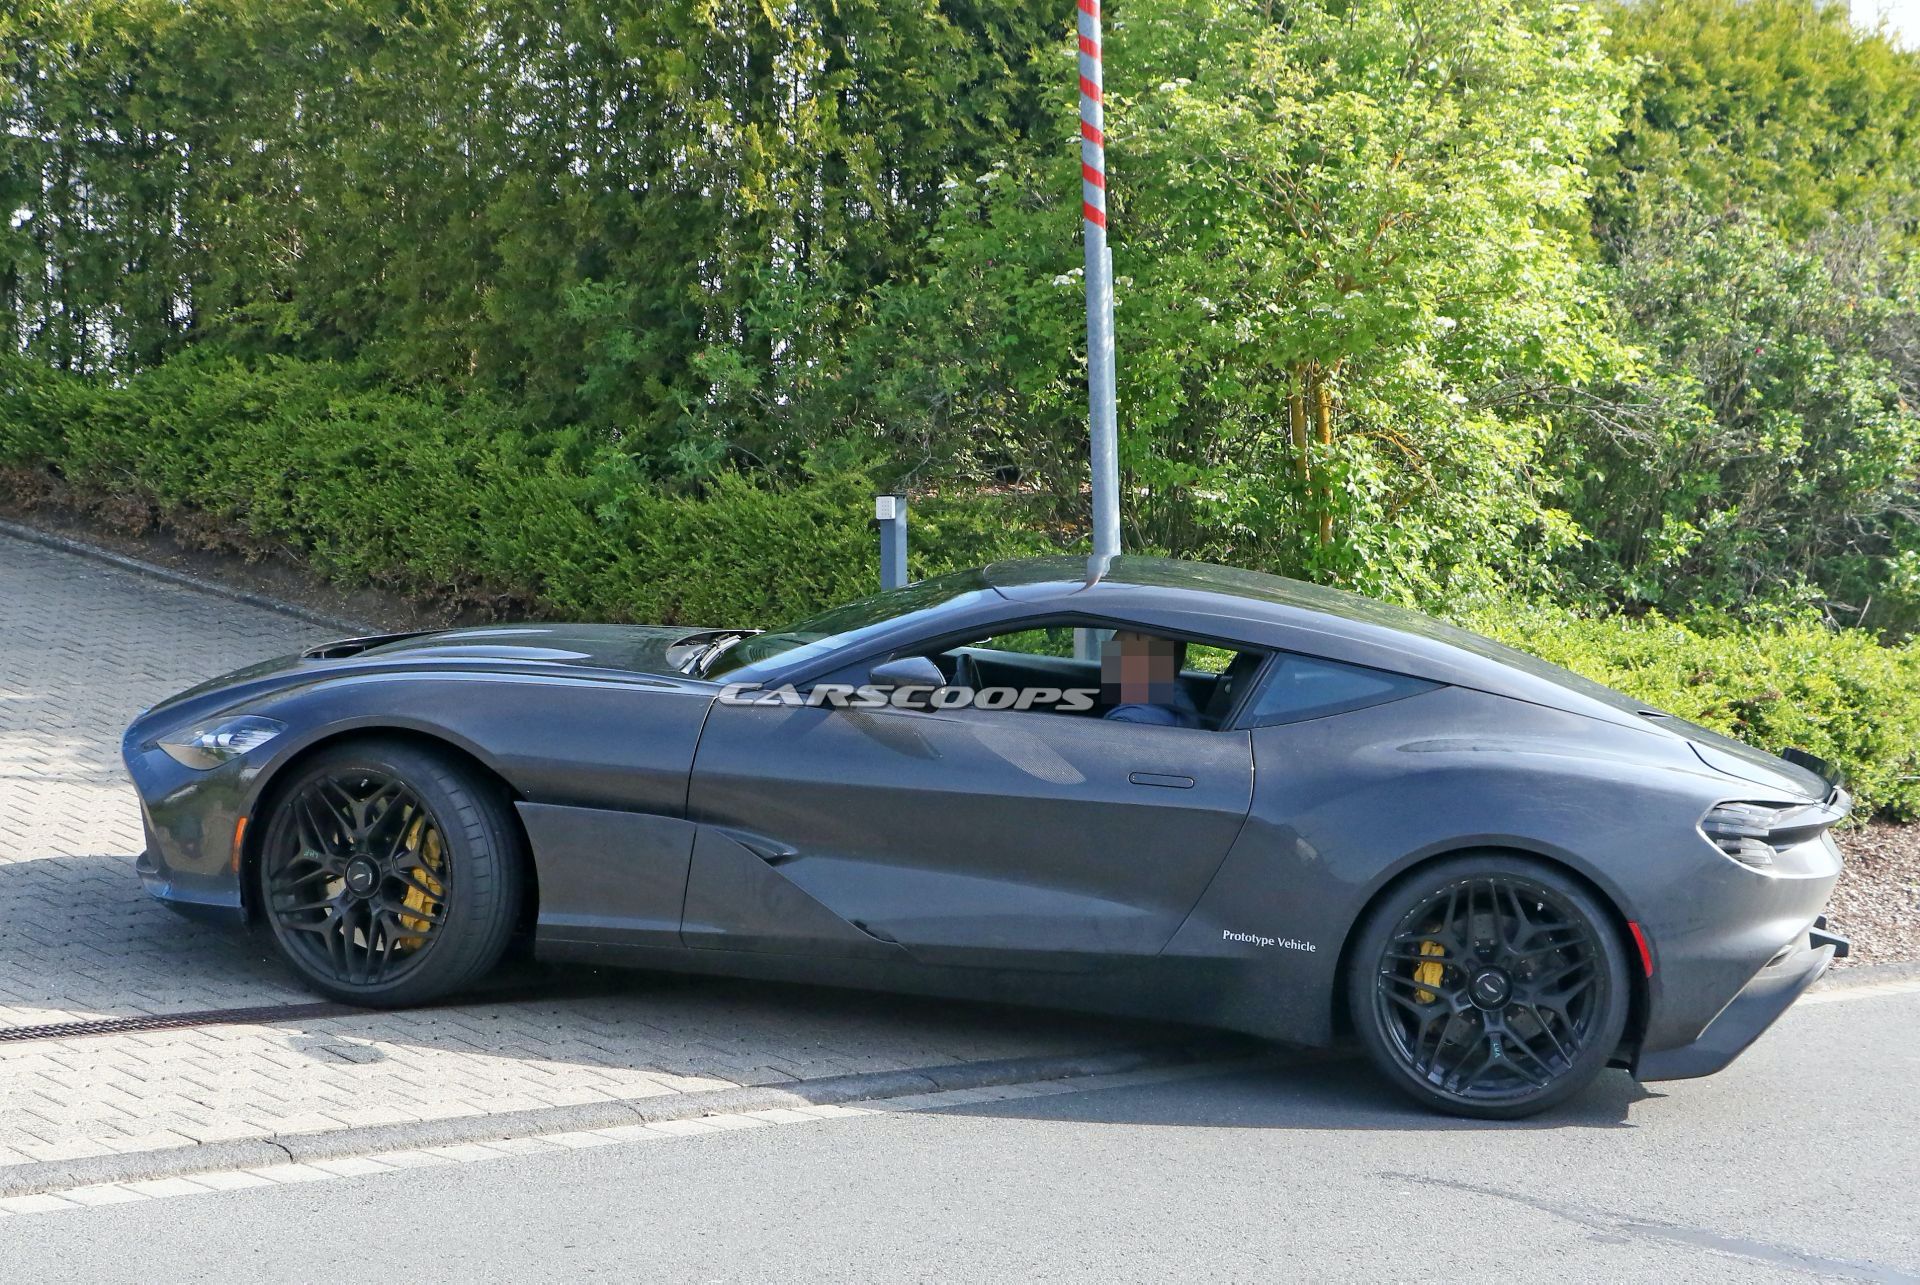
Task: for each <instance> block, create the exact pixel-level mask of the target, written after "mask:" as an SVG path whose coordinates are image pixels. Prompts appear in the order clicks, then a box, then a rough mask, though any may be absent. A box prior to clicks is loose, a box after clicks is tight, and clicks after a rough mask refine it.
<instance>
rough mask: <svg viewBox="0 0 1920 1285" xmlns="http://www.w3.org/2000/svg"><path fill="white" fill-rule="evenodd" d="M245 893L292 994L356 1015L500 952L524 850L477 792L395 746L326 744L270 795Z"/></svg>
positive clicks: (455, 766) (496, 801) (416, 993)
mask: <svg viewBox="0 0 1920 1285" xmlns="http://www.w3.org/2000/svg"><path fill="white" fill-rule="evenodd" d="M273 798H274V802H273V804H272V805H271V810H270V812H269V815H268V817H267V820H266V832H265V835H266V837H265V839H264V841H263V843H262V845H261V847H260V851H259V856H258V860H257V861H256V862H255V863H254V879H255V882H254V892H255V895H256V898H257V901H256V904H257V905H258V906H259V907H260V910H261V916H262V918H263V919H264V920H265V921H266V923H267V925H268V927H269V929H270V930H271V932H272V934H273V939H274V945H275V946H276V947H277V948H278V950H279V952H280V955H281V957H282V958H283V959H285V960H286V961H287V963H288V965H289V966H290V967H291V968H292V969H293V970H294V972H296V973H297V974H299V976H300V978H301V980H302V981H304V982H305V983H306V985H307V986H308V987H309V988H311V989H313V990H315V991H318V992H319V993H321V994H322V995H326V996H328V997H330V998H332V999H336V1000H340V1001H343V1002H345V1003H349V1004H356V1005H362V1006H365V1007H370V1008H398V1007H403V1006H406V1005H413V1004H423V1003H427V1002H429V1001H431V1000H436V999H439V998H441V997H443V996H447V995H451V994H455V993H457V992H459V991H462V990H465V989H467V988H469V987H471V986H473V985H474V984H475V983H476V982H478V981H479V980H480V979H481V978H482V977H483V976H485V975H486V974H487V973H488V972H489V971H490V970H491V969H492V968H493V967H494V965H495V964H496V963H498V962H499V960H500V956H501V954H502V953H503V952H504V951H505V950H506V948H507V944H508V941H509V939H510V938H511V937H512V935H513V930H514V925H515V924H516V923H517V922H518V918H519V911H520V901H521V897H522V895H523V886H522V885H523V873H522V872H523V870H524V865H523V858H524V843H523V840H522V838H521V832H520V827H519V823H518V821H517V819H516V818H515V817H514V816H513V814H512V812H511V810H510V807H509V805H508V803H507V801H506V800H505V799H504V798H502V797H501V794H500V792H499V791H498V790H497V789H496V788H494V787H493V786H492V783H491V782H488V781H485V780H483V779H481V778H479V777H478V776H477V775H476V774H475V773H474V772H473V771H472V770H471V769H469V768H467V767H465V766H464V765H462V764H459V763H457V762H455V761H454V760H453V759H452V758H450V757H447V756H442V755H439V754H435V753H433V752H432V751H431V750H427V749H422V748H420V747H418V746H415V745H412V744H409V743H406V742H403V741H396V740H364V741H353V742H349V743H345V744H341V745H338V746H332V747H329V748H327V749H325V750H323V751H321V752H320V753H319V754H317V755H316V756H315V757H314V758H312V759H311V760H309V761H307V762H305V763H301V764H299V765H297V766H296V767H295V768H294V769H293V774H292V775H291V776H290V777H288V778H287V780H285V781H284V782H282V783H279V784H278V785H277V787H276V789H275V791H274V795H273Z"/></svg>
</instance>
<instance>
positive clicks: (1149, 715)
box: [927, 622, 1264, 730]
mask: <svg viewBox="0 0 1920 1285" xmlns="http://www.w3.org/2000/svg"><path fill="white" fill-rule="evenodd" d="M1093 632H1094V634H1095V637H1096V640H1097V642H1098V645H1099V655H1098V656H1097V657H1088V658H1085V659H1082V658H1081V657H1079V656H1076V655H1075V652H1074V642H1075V633H1076V626H1075V625H1073V624H1066V623H1049V622H1035V623H1033V624H1028V625H1026V626H1024V627H1022V628H1018V629H1008V630H1006V631H1005V632H1002V633H997V634H992V635H989V636H987V637H982V638H977V639H974V640H973V641H972V642H970V643H968V644H966V645H963V646H958V647H947V648H945V649H943V650H940V651H937V652H930V653H927V658H928V659H929V660H931V661H932V662H933V663H934V664H935V665H937V666H938V667H939V669H940V672H941V673H942V674H944V675H945V676H946V678H947V681H948V687H949V690H947V691H945V692H942V693H941V694H940V695H939V697H938V700H937V701H936V704H938V705H939V707H940V708H961V707H962V706H963V705H965V704H969V703H971V704H973V705H975V706H977V707H978V708H981V709H1011V710H1020V711H1044V712H1048V713H1055V714H1075V715H1079V716H1081V717H1088V718H1100V719H1110V720H1113V721H1115V722H1123V723H1141V724H1152V725H1157V726H1162V727H1187V728H1201V729H1206V730H1218V729H1219V728H1220V727H1222V726H1223V725H1224V724H1225V722H1226V717H1227V715H1228V714H1229V713H1230V712H1231V711H1232V710H1233V708H1234V707H1235V705H1236V704H1237V703H1238V699H1239V697H1240V695H1241V694H1242V693H1244V692H1245V691H1246V683H1247V680H1248V679H1249V678H1251V676H1252V675H1253V673H1254V672H1255V671H1256V670H1257V669H1258V668H1259V665H1260V662H1261V660H1262V659H1263V658H1264V653H1257V652H1251V651H1235V650H1233V649H1231V648H1226V647H1219V646H1213V645H1210V644H1206V643H1200V642H1195V641H1191V640H1187V639H1183V638H1179V637H1177V636H1173V635H1161V634H1155V633H1149V632H1146V631H1143V630H1138V629H1129V628H1126V627H1124V626H1122V627H1114V628H1103V629H1098V630H1094V631H1093ZM964 692H973V693H975V697H976V698H975V699H974V700H972V701H971V702H969V701H968V700H967V698H966V696H965V695H964V694H963V693H964Z"/></svg>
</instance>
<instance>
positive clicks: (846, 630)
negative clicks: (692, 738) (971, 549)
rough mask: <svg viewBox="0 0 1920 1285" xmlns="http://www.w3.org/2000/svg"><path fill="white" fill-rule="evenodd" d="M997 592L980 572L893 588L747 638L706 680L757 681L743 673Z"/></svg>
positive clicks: (709, 667)
mask: <svg viewBox="0 0 1920 1285" xmlns="http://www.w3.org/2000/svg"><path fill="white" fill-rule="evenodd" d="M992 592H993V591H992V590H991V589H989V588H987V586H986V581H985V580H983V579H982V578H981V575H980V573H979V572H978V571H956V572H953V573H952V574H950V575H944V576H935V577H934V578H933V579H931V580H921V581H917V582H916V583H914V584H910V585H906V586H904V587H902V588H899V589H888V590H886V591H885V592H883V593H877V594H874V595H873V596H872V597H871V598H861V599H859V600H858V601H855V602H849V603H846V604H845V605H844V606H839V607H834V608H831V609H830V610H827V611H823V612H821V613H820V614H819V615H817V616H810V617H808V618H807V619H805V620H801V621H798V622H796V623H794V624H791V625H787V626H786V627H785V628H782V629H776V630H771V631H769V632H767V633H764V634H754V635H753V636H751V637H748V638H742V639H741V640H740V641H739V642H737V643H734V644H732V645H731V646H729V647H728V648H727V649H726V650H725V651H723V652H721V653H720V654H719V655H717V656H715V657H714V659H713V660H712V661H711V662H710V663H709V664H708V665H707V667H706V669H705V670H704V671H702V676H703V677H706V678H718V677H719V676H720V675H722V674H732V675H734V676H735V677H736V678H743V677H751V676H752V675H751V674H746V673H743V672H742V671H747V670H758V669H760V668H761V667H763V666H766V665H767V664H768V663H769V662H773V661H778V662H779V664H780V666H781V667H785V666H787V665H791V664H797V663H799V662H801V661H805V660H809V659H811V658H813V657H815V656H822V655H826V654H827V653H829V652H832V651H837V650H839V649H840V648H842V647H847V646H851V645H853V644H855V643H858V642H859V641H860V639H861V638H862V637H863V636H864V635H867V634H871V633H875V632H878V631H879V630H881V629H884V628H886V627H888V626H890V625H893V624H895V623H897V622H900V621H904V620H907V619H910V618H912V617H914V616H920V615H925V614H927V613H928V612H932V611H935V610H938V609H939V608H941V607H944V606H946V605H947V604H948V603H950V602H952V601H954V600H955V599H957V598H962V597H966V596H967V595H969V594H976V593H992Z"/></svg>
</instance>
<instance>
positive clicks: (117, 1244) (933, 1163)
mask: <svg viewBox="0 0 1920 1285" xmlns="http://www.w3.org/2000/svg"><path fill="white" fill-rule="evenodd" d="M1917 1091H1920V993H1914V992H1912V991H1908V992H1907V993H1904V994H1892V995H1887V994H1882V995H1866V994H1862V995H1861V996H1858V997H1849V998H1845V999H1841V1000H1838V1001H1837V1002H1829V1003H1820V1004H1812V1005H1806V1006H1804V1007H1802V1008H1799V1009H1796V1010H1795V1011H1793V1012H1791V1013H1789V1014H1788V1016H1787V1017H1786V1018H1785V1019H1784V1020H1783V1022H1782V1023H1781V1025H1780V1026H1778V1027H1777V1028H1776V1029H1775V1030H1774V1031H1773V1032H1772V1033H1771V1035H1770V1036H1769V1037H1768V1038H1766V1039H1765V1040H1764V1041H1763V1042H1762V1043H1761V1044H1760V1045H1758V1046H1757V1047H1756V1048H1754V1049H1753V1050H1751V1051H1750V1052H1749V1054H1748V1055H1747V1056H1746V1057H1745V1058H1744V1059H1742V1060H1741V1061H1740V1062H1739V1063H1737V1064H1736V1065H1735V1066H1734V1067H1733V1068H1732V1069H1730V1070H1729V1071H1727V1072H1725V1073H1723V1074H1722V1075H1720V1076H1718V1077H1716V1078H1713V1079H1709V1080H1702V1081H1694V1082H1688V1083H1681V1084H1670V1085H1664V1086H1653V1087H1652V1088H1641V1087H1639V1086H1636V1085H1635V1084H1633V1082H1632V1081H1630V1080H1629V1079H1627V1078H1626V1077H1625V1076H1624V1075H1621V1074H1618V1073H1610V1074H1609V1075H1608V1076H1607V1077H1606V1078H1605V1079H1604V1080H1603V1082H1602V1083H1601V1084H1599V1085H1597V1086H1596V1087H1595V1088H1594V1089H1593V1090H1591V1091H1590V1092H1589V1093H1588V1094H1587V1095H1585V1096H1584V1097H1583V1098H1582V1099H1580V1100H1579V1101H1578V1102H1577V1103H1575V1104H1574V1105H1573V1106H1571V1107H1570V1108H1567V1109H1563V1110H1562V1111H1560V1112H1557V1113H1555V1114H1553V1115H1551V1116H1549V1117H1547V1118H1545V1119H1543V1120H1539V1121H1534V1122H1522V1123H1518V1124H1506V1125H1487V1124H1469V1123H1465V1122H1458V1121H1449V1120H1444V1119H1440V1118H1437V1117H1432V1116H1427V1115H1424V1114H1422V1113H1420V1112H1419V1111H1417V1110H1415V1109H1413V1108H1411V1107H1410V1106H1406V1105H1403V1104H1402V1103H1401V1102H1400V1101H1399V1100H1398V1099H1397V1098H1396V1097H1395V1096H1393V1095H1392V1094H1391V1093H1390V1092H1388V1091H1386V1090H1384V1089H1382V1088H1380V1087H1379V1086H1377V1085H1376V1084H1375V1083H1374V1082H1373V1081H1372V1080H1371V1078H1370V1077H1369V1076H1368V1075H1367V1074H1365V1072H1364V1068H1362V1067H1361V1066H1360V1065H1359V1064H1358V1063H1355V1062H1351V1061H1333V1062H1321V1063H1317V1064H1311V1065H1305V1066H1295V1067H1292V1068H1282V1069H1267V1070H1259V1071H1253V1072H1246V1071H1242V1072H1237V1073H1231V1074H1217V1073H1216V1074H1194V1075H1192V1076H1190V1077H1188V1078H1184V1079H1179V1080H1175V1081H1171V1082H1164V1083H1159V1084H1155V1085H1150V1086H1144V1087H1133V1088H1117V1089H1108V1090H1104V1091H1093V1092H1075V1093H1066V1094H1058V1095H1054V1096H1049V1097H1037V1098H1029V1099H1025V1100H1022V1101H1016V1102H1006V1103H999V1104H993V1105H986V1106H976V1107H970V1108H958V1109H951V1108H950V1109H946V1110H939V1111H917V1112H910V1113H893V1114H880V1115H871V1116H862V1117H858V1118H847V1119H838V1120H825V1121H818V1122H812V1123H806V1124H793V1125H783V1126H780V1127H776V1128H763V1129H754V1130H745V1131H741V1132H737V1133H719V1134H709V1135H705V1136H699V1137H690V1138H672V1139H667V1140H665V1141H650V1142H639V1143H631V1144H625V1145H611V1146H605V1147H600V1148H597V1149H593V1150H587V1151H579V1152H572V1153H566V1154H558V1155H548V1156H539V1157H524V1158H507V1159H499V1160H487V1161H482V1162H479V1163H471V1164H462V1165H454V1166H450V1167H446V1168H440V1169H433V1170H422V1171H418V1172H415V1173H411V1174H409V1173H387V1174H380V1175H374V1176H368V1177H361V1178H337V1179H330V1180H327V1181H322V1182H315V1183H309V1184H302V1185H298V1186H287V1187H273V1188H260V1189H256V1190H251V1191H240V1192H231V1193H221V1194H206V1195H194V1196H184V1197H178V1198H170V1199H162V1200H152V1201H148V1202H144V1203H140V1204H133V1205H123V1206H117V1207H105V1208H99V1209H88V1210H84V1211H77V1212H65V1213H55V1214H46V1215H18V1216H15V1217H12V1218H8V1219H5V1220H4V1221H0V1263H3V1264H5V1267H4V1269H3V1270H0V1274H4V1276H5V1278H6V1279H8V1280H10V1281H22V1282H24V1281H29V1280H48V1281H53V1280H60V1281H70V1280H76V1279H80V1280H98V1281H110V1280H127V1281H136V1280H137V1281H158V1280H170V1279H177V1280H187V1279H194V1280H265V1279H275V1280H289V1281H307V1280H316V1279H328V1280H352V1279H357V1278H361V1277H365V1276H368V1275H372V1276H376V1277H378V1278H381V1279H392V1278H404V1279H409V1280H441V1279H502V1278H511V1279H514V1280H541V1279H579V1278H594V1277H601V1278H615V1279H648V1280H701V1281H763V1280H807V1281H815V1280H875V1279H889V1280H892V1279H900V1280H994V1281H1000V1280H1026V1279H1039V1278H1046V1279H1049V1280H1100V1281H1113V1280H1168V1279H1183V1280H1251V1279H1255V1278H1267V1279H1271V1278H1274V1277H1281V1278H1300V1277H1311V1278H1314V1279H1354V1280H1377V1279H1382V1278H1408V1279H1413V1278H1418V1279H1424V1280H1455V1279H1492V1278H1499V1277H1512V1276H1524V1277H1525V1278H1528V1279H1542V1278H1569V1279H1580V1280H1646V1281H1661V1282H1669V1281H1673V1280H1677V1279H1684V1280H1687V1281H1689V1282H1690V1283H1691V1285H1699V1283H1701V1282H1708V1281H1721V1280H1726V1281H1736V1280H1737V1281H1749V1280H1755V1279H1780V1280H1806V1279H1809V1278H1823V1277H1824V1278H1835V1279H1861V1280H1882V1281H1885V1280H1895V1281H1902V1280H1905V1281H1920V1212H1916V1209H1917V1208H1920V1206H1916V1202H1915V1199H1914V1177H1915V1175H1914V1166H1915V1164H1916V1162H1920V1109H1917V1108H1916V1104H1915V1094H1916V1092H1917Z"/></svg>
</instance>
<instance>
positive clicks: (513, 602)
mask: <svg viewBox="0 0 1920 1285" xmlns="http://www.w3.org/2000/svg"><path fill="white" fill-rule="evenodd" d="M0 463H5V464H12V465H15V466H22V465H24V466H29V467H39V468H48V469H52V470H55V471H57V472H58V473H59V474H60V475H61V476H62V477H63V478H64V479H66V480H67V481H68V482H70V483H72V484H74V485H75V486H77V487H79V488H80V489H81V490H82V491H84V492H92V493H107V494H111V495H115V496H126V497H131V498H133V499H135V500H140V501H144V502H146V503H148V504H150V505H152V506H153V508H154V510H155V512H156V514H157V516H158V517H159V518H160V520H162V521H163V522H167V523H170V524H174V525H189V526H191V527H193V528H194V529H196V530H206V529H209V528H211V529H214V530H221V531H228V532H231V533H232V536H233V543H234V544H235V545H236V546H237V547H248V546H249V545H251V546H259V545H262V544H267V545H277V546H283V547H289V548H292V549H294V550H296V551H297V552H299V553H301V554H302V555H303V556H305V557H306V558H308V559H309V560H310V561H311V562H312V563H313V564H314V565H315V566H316V567H317V568H319V569H320V570H321V571H323V572H325V573H327V574H329V575H331V576H334V577H336V578H338V579H341V580H344V581H350V582H365V583H373V584H378V585H382V586H386V587H390V588H394V589H398V590H402V591H405V592H411V593H420V594H429V595H434V596H439V597H443V598H451V599H454V600H458V601H478V602H495V603H504V604H505V605H506V606H507V608H508V609H509V610H514V611H522V612H533V613H539V614H550V615H572V616H592V617H597V618H601V619H612V620H647V621H662V622H668V623H675V622H688V623H696V622H697V623H708V624H741V623H754V622H773V621H779V620H782V619H787V618H791V617H793V616H796V615H800V614H804V613H807V612H811V611H814V610H817V609H819V608H820V607H821V606H823V605H826V604H830V603H833V602H838V601H843V600H845V599H847V598H850V597H855V596H858V595H860V594H863V593H867V592H871V591H872V589H873V587H874V585H875V583H876V582H877V578H878V570H877V566H878V553H877V546H876V540H875V537H874V534H873V532H872V531H871V530H870V529H869V528H868V525H867V520H868V518H869V517H870V516H871V513H872V492H873V489H874V487H873V483H872V481H871V479H869V478H867V477H865V476H863V475H861V474H859V473H857V472H840V473H835V474H831V475H827V476H822V477H816V478H812V479H809V480H807V481H804V482H801V483H797V484H794V485H790V486H782V487H774V486H769V485H766V484H764V483H755V482H750V481H749V480H747V479H746V478H743V477H740V476H738V475H734V474H722V475H720V476H718V477H716V478H714V479H713V480H712V481H711V482H710V483H709V484H708V485H707V486H705V487H704V488H703V489H702V491H701V493H700V494H698V495H690V494H670V493H664V492H662V491H661V490H660V489H659V488H658V487H657V486H655V485H653V484H652V483H650V482H649V480H648V479H647V478H646V477H645V476H644V475H643V473H642V472H641V471H640V469H639V468H638V466H636V465H635V463H634V462H633V461H632V460H631V459H630V458H629V457H628V456H627V455H626V454H624V453H623V452H621V451H620V450H618V449H617V448H616V447H614V446H611V445H608V444H605V443H594V442H592V441H590V440H588V439H586V438H584V437H582V436H580V435H576V434H569V433H541V432H532V431H528V430H527V429H525V428H524V426H522V425H521V424H519V423H518V422H517V421H516V420H515V419H514V417H513V416H512V415H511V414H510V413H509V412H508V411H507V410H506V409H504V408H502V407H500V406H497V405H494V404H490V403H488V402H486V401H484V400H468V401H466V402H463V403H459V404H455V403H452V402H448V401H446V400H443V399H441V398H439V397H436V396H434V395H431V394H420V393H414V392H410V391H404V390H396V389H393V388H390V387H382V386H379V385H377V384H375V383H372V382H370V381H368V380H366V379H365V378H364V377H363V376H362V375H361V374H360V373H359V372H357V371H355V370H354V369H352V368H347V367H339V366H331V365H323V364H314V363H302V362H292V361H286V362H273V363H266V364H259V365H243V364H240V363H237V362H233V361H230V360H216V359H210V358H205V357H193V356H188V357H182V358H179V359H176V360H174V361H172V362H169V363H167V364H166V365H163V366H160V367H156V368H154V369H152V370H149V371H147V372H144V373H142V374H140V375H138V376H136V377H134V378H133V379H132V380H131V381H129V382H127V383H125V384H121V385H112V384H108V383H105V382H100V381H94V380H88V379H81V378H77V377H75V376H71V375H63V374H58V373H53V372H49V371H47V370H45V369H44V368H41V367H36V366H34V365H32V364H30V363H25V362H21V361H18V360H12V359H5V358H0ZM1012 510H1013V503H1012V502H1011V501H998V500H990V499H985V498H980V497H964V498H960V499H953V500H944V501H943V500H938V499H934V500H928V501H925V502H922V503H919V504H918V505H917V506H916V511H915V513H914V546H915V547H914V561H913V567H914V572H915V574H916V575H929V574H934V573H936V572H939V571H943V570H947V569H949V568H951V567H955V566H967V565H973V564H975V563H978V562H983V561H990V560H992V559H993V558H996V557H1008V556H1022V555H1027V554H1033V553H1043V552H1051V551H1053V547H1052V545H1051V544H1050V543H1049V542H1048V541H1047V540H1046V538H1045V537H1043V536H1040V535H1038V534H1034V533H1032V532H1031V531H1030V530H1029V529H1028V528H1027V526H1026V525H1025V524H1024V523H1023V522H1022V521H1021V520H1020V517H1019V514H1018V513H1017V512H1014V511H1012Z"/></svg>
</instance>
